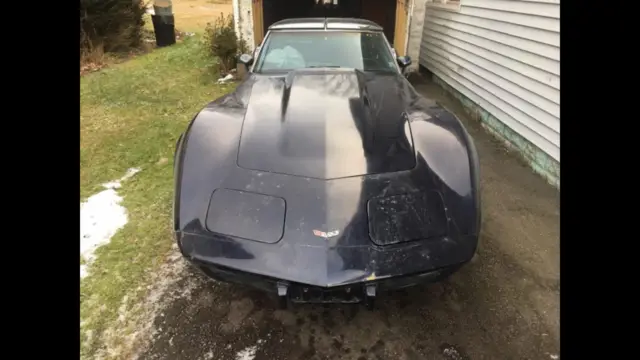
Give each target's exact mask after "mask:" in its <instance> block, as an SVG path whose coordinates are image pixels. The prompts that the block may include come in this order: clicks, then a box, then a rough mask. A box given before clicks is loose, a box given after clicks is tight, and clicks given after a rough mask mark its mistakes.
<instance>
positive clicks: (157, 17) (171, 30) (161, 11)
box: [151, 0, 176, 47]
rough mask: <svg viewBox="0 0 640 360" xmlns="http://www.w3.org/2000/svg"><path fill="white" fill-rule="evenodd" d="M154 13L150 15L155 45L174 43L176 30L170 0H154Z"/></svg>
mask: <svg viewBox="0 0 640 360" xmlns="http://www.w3.org/2000/svg"><path fill="white" fill-rule="evenodd" d="M153 12H154V13H155V14H154V15H152V16H151V21H152V22H153V31H154V32H155V34H156V45H157V46H159V47H161V46H169V45H173V44H175V43H176V31H175V23H174V18H173V6H172V4H171V0H155V1H154V2H153Z"/></svg>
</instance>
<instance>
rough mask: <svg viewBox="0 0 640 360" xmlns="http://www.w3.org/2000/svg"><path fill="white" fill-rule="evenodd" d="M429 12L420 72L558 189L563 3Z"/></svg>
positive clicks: (497, 0)
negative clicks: (426, 73)
mask: <svg viewBox="0 0 640 360" xmlns="http://www.w3.org/2000/svg"><path fill="white" fill-rule="evenodd" d="M415 1H416V4H418V3H419V2H420V1H421V0H415ZM428 1H431V0H428ZM425 5H426V6H425V7H424V15H425V17H424V20H423V24H422V25H423V31H422V36H421V37H420V51H419V63H420V65H422V66H424V67H426V68H427V69H428V70H429V71H431V72H432V73H433V75H435V78H436V81H438V82H440V83H441V84H443V85H444V87H445V88H447V89H449V90H450V91H451V92H452V93H453V94H454V95H455V96H457V97H458V98H460V99H461V100H462V102H463V104H464V105H465V106H466V107H467V108H468V109H469V110H471V111H472V113H475V114H476V115H478V118H479V119H480V120H481V121H482V123H483V125H484V126H485V127H486V128H488V129H489V130H490V131H491V132H492V133H494V134H495V135H497V136H498V137H500V138H501V139H502V140H504V141H505V142H506V143H508V145H509V146H511V147H513V148H515V149H517V150H518V151H519V152H521V153H522V155H524V157H525V158H526V159H527V161H528V162H529V163H530V165H531V166H532V167H533V168H534V170H536V172H538V173H540V174H542V175H544V176H545V177H546V178H547V179H548V180H549V181H550V182H551V183H553V184H555V185H557V186H559V178H560V170H559V166H560V1H559V0H528V1H523V0H461V5H460V6H459V8H458V9H457V10H450V9H444V8H442V7H438V6H437V5H436V4H433V3H426V4H425ZM447 6H448V5H447ZM418 8H419V7H418V6H416V10H417V9H418ZM417 15H418V14H417V12H416V11H415V10H414V17H415V16H417ZM412 21H417V20H412ZM416 25H417V22H416ZM412 34H414V35H415V29H414V28H413V27H412ZM416 38H417V37H415V36H414V38H413V39H410V49H412V51H415V46H416V44H415V40H416ZM412 41H413V42H412Z"/></svg>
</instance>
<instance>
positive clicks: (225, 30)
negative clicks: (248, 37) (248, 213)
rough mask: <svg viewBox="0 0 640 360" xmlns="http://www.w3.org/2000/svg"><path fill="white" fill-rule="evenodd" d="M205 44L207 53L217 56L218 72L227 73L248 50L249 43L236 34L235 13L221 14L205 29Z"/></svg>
mask: <svg viewBox="0 0 640 360" xmlns="http://www.w3.org/2000/svg"><path fill="white" fill-rule="evenodd" d="M204 44H205V46H206V51H207V54H208V55H210V56H212V57H214V58H217V60H218V62H217V65H218V69H217V70H218V72H219V73H220V74H226V73H228V72H230V71H231V69H233V68H234V67H235V66H236V59H237V57H238V56H239V55H241V54H242V53H244V52H246V51H247V44H246V42H245V41H244V39H242V38H238V36H236V32H235V29H234V26H233V15H228V16H226V17H225V16H224V15H223V14H220V17H218V18H217V19H216V20H215V21H214V22H213V23H208V24H207V27H206V29H205V35H204Z"/></svg>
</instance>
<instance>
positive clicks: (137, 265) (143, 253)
mask: <svg viewBox="0 0 640 360" xmlns="http://www.w3.org/2000/svg"><path fill="white" fill-rule="evenodd" d="M211 63H212V61H211V60H209V59H207V58H206V56H204V55H203V53H202V52H201V50H200V38H199V36H195V37H193V38H188V39H186V40H185V41H184V42H181V43H178V44H176V45H174V46H171V47H169V48H164V49H159V50H155V51H153V52H152V53H150V54H147V55H144V56H141V57H138V58H134V59H132V60H130V61H128V62H125V63H122V64H118V65H114V66H112V67H110V68H107V69H104V70H102V71H99V72H96V73H92V74H89V75H86V76H84V77H82V79H81V82H80V89H81V92H80V93H81V98H80V109H81V112H80V134H81V139H80V151H81V155H80V193H81V197H82V199H86V198H87V197H88V196H91V195H92V194H94V193H96V192H98V191H100V190H102V188H101V186H100V184H102V183H104V182H108V181H111V180H116V179H118V178H120V177H122V176H123V175H124V174H125V172H126V170H127V169H128V168H131V167H139V168H141V170H142V171H140V172H139V173H138V174H136V175H135V176H134V177H133V178H131V179H129V180H127V181H126V182H125V183H123V187H122V188H121V189H120V190H118V193H119V194H120V195H121V196H123V197H124V200H123V205H124V206H125V207H126V208H127V211H128V216H129V222H128V224H127V225H126V226H125V227H124V228H123V229H121V230H120V231H119V232H118V233H117V234H116V235H115V236H114V237H113V238H112V239H111V242H110V243H109V244H107V245H105V246H103V247H101V248H99V249H98V250H97V251H96V254H97V259H96V261H95V262H94V263H93V264H91V266H90V267H89V273H90V275H89V276H88V277H86V278H84V279H83V280H82V281H81V284H80V317H81V357H82V358H90V357H91V354H92V353H94V352H95V350H96V349H97V348H98V347H99V346H100V345H101V341H100V335H101V333H102V331H104V329H106V328H107V327H108V326H110V324H111V323H112V322H113V321H114V320H115V319H116V317H117V316H118V307H119V306H120V303H121V301H122V299H123V297H124V296H125V295H127V296H128V297H129V299H134V301H135V299H136V298H137V297H140V296H144V294H145V289H146V287H144V286H141V285H143V284H145V280H148V275H149V274H151V273H153V271H154V269H157V268H158V267H159V266H160V265H161V263H162V261H163V259H164V258H165V256H166V254H167V253H168V251H169V250H170V248H171V245H172V242H173V236H172V232H171V197H172V191H173V150H174V146H175V142H176V139H177V138H178V136H179V135H180V133H181V132H182V131H183V130H184V129H185V128H186V126H187V124H188V122H189V121H190V120H191V119H192V118H193V116H194V115H195V114H196V113H197V112H198V111H199V110H200V109H201V108H202V107H203V106H204V105H206V104H207V103H208V102H209V101H211V100H213V99H215V98H217V97H218V96H221V95H223V94H224V93H226V92H229V91H230V90H232V87H233V85H216V84H215V80H216V79H217V75H216V74H214V73H213V71H211V70H210V65H211ZM136 289H137V290H136ZM129 302H131V300H129Z"/></svg>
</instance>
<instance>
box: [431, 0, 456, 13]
mask: <svg viewBox="0 0 640 360" xmlns="http://www.w3.org/2000/svg"><path fill="white" fill-rule="evenodd" d="M462 1H463V0H458V1H451V0H427V2H426V3H425V5H426V6H427V7H431V8H436V9H441V10H447V11H454V12H459V11H460V3H461V2H462Z"/></svg>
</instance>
